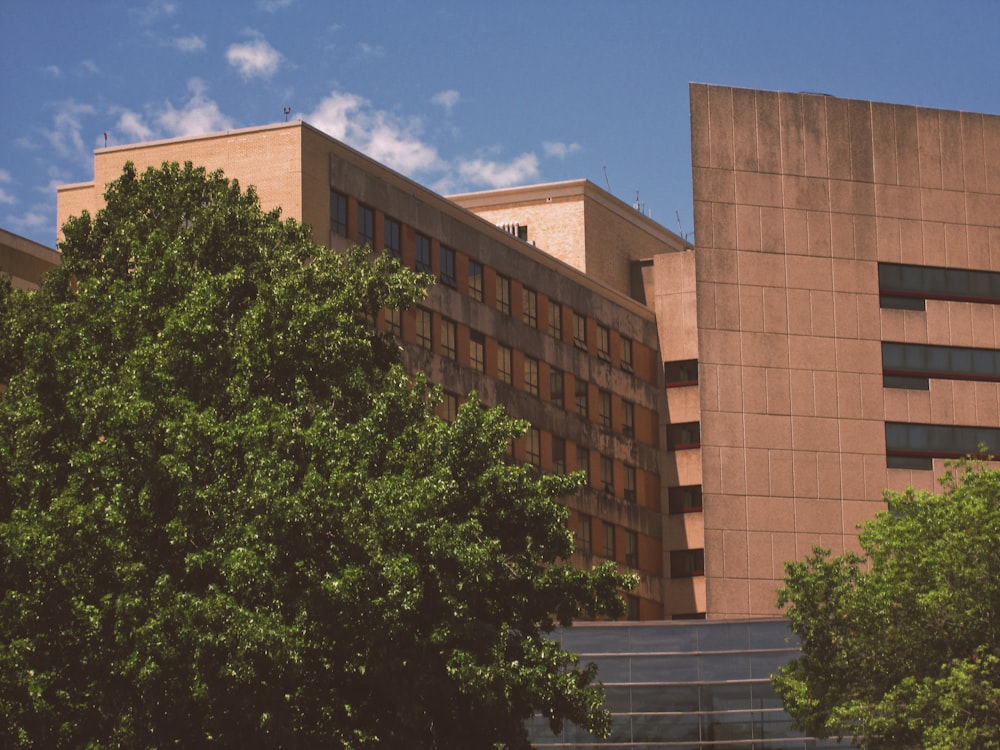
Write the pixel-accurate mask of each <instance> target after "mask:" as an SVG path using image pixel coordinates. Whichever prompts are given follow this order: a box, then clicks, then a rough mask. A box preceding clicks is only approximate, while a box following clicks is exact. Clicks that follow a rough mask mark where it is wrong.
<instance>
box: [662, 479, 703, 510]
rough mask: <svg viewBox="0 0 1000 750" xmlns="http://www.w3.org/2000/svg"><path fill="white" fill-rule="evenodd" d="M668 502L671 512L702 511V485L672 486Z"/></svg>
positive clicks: (668, 492) (668, 494)
mask: <svg viewBox="0 0 1000 750" xmlns="http://www.w3.org/2000/svg"><path fill="white" fill-rule="evenodd" d="M667 504H668V507H669V509H670V513H672V514H676V513H700V512H701V510H702V504H701V485H700V484H691V485H686V486H684V487H671V488H669V489H668V490H667Z"/></svg>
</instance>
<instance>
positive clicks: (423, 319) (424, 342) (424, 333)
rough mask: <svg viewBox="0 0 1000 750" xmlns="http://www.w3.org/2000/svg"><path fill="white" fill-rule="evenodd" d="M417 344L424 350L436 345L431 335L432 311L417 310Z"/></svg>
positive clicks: (419, 308) (420, 308)
mask: <svg viewBox="0 0 1000 750" xmlns="http://www.w3.org/2000/svg"><path fill="white" fill-rule="evenodd" d="M417 343H418V344H420V346H422V347H423V348H424V349H430V348H432V346H433V343H434V337H433V335H432V334H431V311H430V310H424V309H423V308H422V307H418V308H417Z"/></svg>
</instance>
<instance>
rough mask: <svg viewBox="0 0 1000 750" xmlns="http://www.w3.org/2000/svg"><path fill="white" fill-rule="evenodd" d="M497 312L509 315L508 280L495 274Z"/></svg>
mask: <svg viewBox="0 0 1000 750" xmlns="http://www.w3.org/2000/svg"><path fill="white" fill-rule="evenodd" d="M497 310H499V311H500V312H502V313H503V314H504V315H510V279H508V278H507V277H506V276H501V275H500V274H497Z"/></svg>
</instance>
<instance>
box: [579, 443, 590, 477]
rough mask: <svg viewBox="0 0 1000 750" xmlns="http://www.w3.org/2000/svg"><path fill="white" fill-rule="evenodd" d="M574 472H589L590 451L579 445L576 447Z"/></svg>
mask: <svg viewBox="0 0 1000 750" xmlns="http://www.w3.org/2000/svg"><path fill="white" fill-rule="evenodd" d="M576 470H577V471H586V472H589V471H590V449H589V448H587V447H585V446H583V445H579V444H578V445H577V446H576Z"/></svg>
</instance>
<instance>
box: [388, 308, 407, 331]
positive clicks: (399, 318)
mask: <svg viewBox="0 0 1000 750" xmlns="http://www.w3.org/2000/svg"><path fill="white" fill-rule="evenodd" d="M385 330H386V331H387V332H389V333H391V334H392V335H393V336H396V337H398V338H402V337H403V314H402V313H401V312H400V311H399V310H397V309H395V308H392V307H390V308H387V309H386V311H385Z"/></svg>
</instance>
